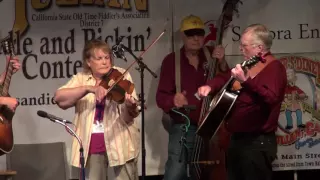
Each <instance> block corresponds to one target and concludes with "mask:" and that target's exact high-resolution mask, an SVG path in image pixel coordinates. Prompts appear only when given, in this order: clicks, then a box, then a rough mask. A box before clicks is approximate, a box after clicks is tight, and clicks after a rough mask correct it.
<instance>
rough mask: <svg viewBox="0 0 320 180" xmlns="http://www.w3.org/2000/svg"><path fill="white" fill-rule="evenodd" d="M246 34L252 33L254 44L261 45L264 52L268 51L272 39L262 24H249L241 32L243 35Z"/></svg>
mask: <svg viewBox="0 0 320 180" xmlns="http://www.w3.org/2000/svg"><path fill="white" fill-rule="evenodd" d="M247 32H251V33H252V35H253V36H254V42H255V43H256V44H259V45H263V46H264V48H265V50H268V51H269V50H270V48H271V46H272V40H273V38H272V34H271V32H270V31H269V29H268V28H267V27H266V26H264V25H262V24H251V25H250V26H248V27H247V28H246V29H245V30H244V31H243V34H244V33H247Z"/></svg>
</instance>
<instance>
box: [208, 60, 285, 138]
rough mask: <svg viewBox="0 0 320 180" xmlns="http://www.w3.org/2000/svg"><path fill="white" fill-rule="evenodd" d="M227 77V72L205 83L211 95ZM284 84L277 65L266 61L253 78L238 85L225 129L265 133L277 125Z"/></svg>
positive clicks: (281, 70) (282, 75) (281, 72)
mask: <svg viewBox="0 0 320 180" xmlns="http://www.w3.org/2000/svg"><path fill="white" fill-rule="evenodd" d="M230 77H231V71H228V73H225V74H220V75H219V76H216V77H215V78H214V79H212V80H210V81H208V83H207V84H208V85H209V86H210V87H211V88H212V93H213V94H215V93H216V92H218V91H219V90H220V89H221V88H222V86H223V85H224V84H225V83H226V82H227V80H228V79H229V78H230ZM286 84H287V76H286V69H285V67H284V66H283V65H282V64H281V62H279V61H277V60H274V61H272V62H270V63H269V64H268V65H267V66H266V67H265V68H264V69H263V70H262V71H261V72H260V73H259V74H257V75H256V76H255V78H253V79H251V78H249V79H248V80H246V81H245V82H243V83H242V84H241V86H242V89H241V93H240V95H239V96H238V98H237V100H236V102H235V104H234V106H233V108H232V110H231V111H230V113H229V116H228V119H226V121H227V123H226V128H227V129H228V131H230V132H232V133H234V132H250V133H251V132H253V133H266V132H271V131H275V130H276V129H277V125H278V118H279V114H280V108H281V103H282V101H283V99H284V95H285V88H286Z"/></svg>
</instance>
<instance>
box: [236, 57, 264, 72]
mask: <svg viewBox="0 0 320 180" xmlns="http://www.w3.org/2000/svg"><path fill="white" fill-rule="evenodd" d="M260 61H263V58H262V57H261V56H258V55H257V56H252V57H251V58H250V59H249V60H246V61H244V62H243V63H242V64H241V67H242V68H249V69H250V68H251V67H252V66H254V65H256V64H257V63H258V62H260Z"/></svg>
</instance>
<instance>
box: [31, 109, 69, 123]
mask: <svg viewBox="0 0 320 180" xmlns="http://www.w3.org/2000/svg"><path fill="white" fill-rule="evenodd" d="M37 114H38V116H40V117H43V118H48V119H50V120H51V121H53V122H56V121H60V122H63V123H68V124H72V122H71V121H68V120H65V119H62V118H59V117H57V116H54V115H52V114H49V113H47V112H44V111H38V112H37Z"/></svg>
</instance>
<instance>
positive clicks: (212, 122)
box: [196, 56, 262, 139]
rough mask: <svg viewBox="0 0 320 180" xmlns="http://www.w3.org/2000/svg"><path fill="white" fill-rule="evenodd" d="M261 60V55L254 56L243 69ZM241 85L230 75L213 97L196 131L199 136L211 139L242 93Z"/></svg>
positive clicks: (246, 62) (244, 64) (244, 63)
mask: <svg viewBox="0 0 320 180" xmlns="http://www.w3.org/2000/svg"><path fill="white" fill-rule="evenodd" d="M259 61H262V58H261V56H253V57H251V58H250V59H249V60H247V61H244V62H243V63H242V64H241V67H242V69H250V68H251V67H253V66H254V65H255V64H257V63H258V62H259ZM239 86H240V84H239V82H238V81H236V80H235V79H234V78H233V77H230V79H229V80H228V81H227V83H226V84H225V85H224V86H223V87H222V89H221V90H220V91H219V92H218V94H216V95H215V96H214V97H213V99H212V101H211V103H210V106H209V109H208V111H207V113H206V115H205V116H204V118H203V120H202V122H201V123H200V125H199V127H198V129H197V131H196V133H197V134H198V135H199V136H201V137H202V138H206V139H211V138H212V137H213V136H214V135H215V134H216V133H217V131H218V130H219V128H220V126H221V124H223V121H224V119H225V118H226V117H227V115H228V114H229V112H230V110H231V109H232V107H233V105H234V102H235V101H236V99H237V97H238V96H239V94H240V88H238V87H239Z"/></svg>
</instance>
